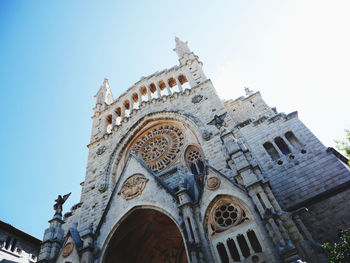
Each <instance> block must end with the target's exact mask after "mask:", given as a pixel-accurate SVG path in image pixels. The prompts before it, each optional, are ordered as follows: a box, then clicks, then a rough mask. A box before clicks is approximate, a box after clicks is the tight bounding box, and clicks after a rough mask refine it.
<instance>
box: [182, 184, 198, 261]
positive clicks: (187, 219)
mask: <svg viewBox="0 0 350 263" xmlns="http://www.w3.org/2000/svg"><path fill="white" fill-rule="evenodd" d="M176 194H177V196H178V198H179V202H180V205H179V208H180V209H181V211H182V219H183V221H184V223H185V226H186V232H187V238H188V240H187V251H188V253H189V255H190V261H191V262H193V263H200V262H203V253H202V248H201V241H200V239H199V234H198V232H197V229H198V228H197V222H196V220H195V218H194V216H193V209H192V201H191V197H190V196H189V195H188V194H187V190H186V189H184V188H182V189H180V190H179V191H178V192H177V193H176Z"/></svg>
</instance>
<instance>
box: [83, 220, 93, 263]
mask: <svg viewBox="0 0 350 263" xmlns="http://www.w3.org/2000/svg"><path fill="white" fill-rule="evenodd" d="M82 239H83V248H82V249H81V254H82V255H81V257H82V262H85V263H93V262H94V257H93V252H94V233H93V224H91V225H90V227H89V229H88V230H87V231H86V233H85V234H84V235H83V236H82Z"/></svg>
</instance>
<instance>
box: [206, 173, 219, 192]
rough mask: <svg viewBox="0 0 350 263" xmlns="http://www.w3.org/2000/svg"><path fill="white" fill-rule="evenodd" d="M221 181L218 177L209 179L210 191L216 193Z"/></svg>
mask: <svg viewBox="0 0 350 263" xmlns="http://www.w3.org/2000/svg"><path fill="white" fill-rule="evenodd" d="M220 184H221V181H220V179H219V178H218V177H216V176H213V177H210V178H208V179H207V184H206V185H207V188H208V190H210V191H215V190H217V189H218V188H219V187H220Z"/></svg>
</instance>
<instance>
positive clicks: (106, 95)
mask: <svg viewBox="0 0 350 263" xmlns="http://www.w3.org/2000/svg"><path fill="white" fill-rule="evenodd" d="M94 97H95V98H96V104H104V103H106V104H107V105H109V104H111V103H112V102H113V101H114V98H113V94H112V90H111V87H110V86H109V82H108V78H107V77H106V78H104V80H103V83H102V85H101V87H100V89H99V90H98V92H97V93H96V95H95V96H94Z"/></svg>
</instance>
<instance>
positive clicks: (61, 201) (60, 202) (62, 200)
mask: <svg viewBox="0 0 350 263" xmlns="http://www.w3.org/2000/svg"><path fill="white" fill-rule="evenodd" d="M70 194H71V193H69V194H66V195H64V196H63V197H62V196H61V195H59V196H58V197H57V199H56V200H55V202H56V204H54V206H53V209H54V210H55V216H56V215H59V216H62V206H63V204H64V203H65V202H66V200H67V199H68V197H69V196H70Z"/></svg>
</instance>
